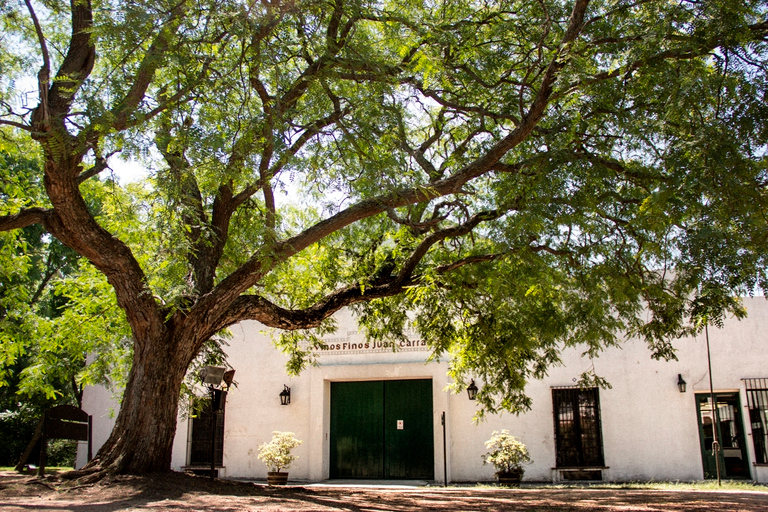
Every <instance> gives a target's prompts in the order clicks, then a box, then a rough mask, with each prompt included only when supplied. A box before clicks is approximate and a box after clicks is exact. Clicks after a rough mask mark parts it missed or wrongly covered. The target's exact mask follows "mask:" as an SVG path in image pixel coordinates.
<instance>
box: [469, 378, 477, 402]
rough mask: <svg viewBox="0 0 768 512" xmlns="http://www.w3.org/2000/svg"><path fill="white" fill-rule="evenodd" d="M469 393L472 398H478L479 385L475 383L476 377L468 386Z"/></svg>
mask: <svg viewBox="0 0 768 512" xmlns="http://www.w3.org/2000/svg"><path fill="white" fill-rule="evenodd" d="M467 395H469V399H470V400H474V399H475V398H477V386H476V385H475V379H472V381H470V383H469V386H467Z"/></svg>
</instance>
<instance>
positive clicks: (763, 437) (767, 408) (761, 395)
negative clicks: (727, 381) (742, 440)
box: [742, 379, 768, 464]
mask: <svg viewBox="0 0 768 512" xmlns="http://www.w3.org/2000/svg"><path fill="white" fill-rule="evenodd" d="M742 380H743V381H744V385H745V387H746V389H747V409H749V424H750V426H751V427H752V443H754V447H755V462H756V463H757V464H768V379H742Z"/></svg>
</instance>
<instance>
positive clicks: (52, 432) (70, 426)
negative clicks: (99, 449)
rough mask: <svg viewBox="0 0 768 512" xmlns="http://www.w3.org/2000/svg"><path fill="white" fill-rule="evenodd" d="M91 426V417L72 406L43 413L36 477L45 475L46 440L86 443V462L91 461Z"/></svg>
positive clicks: (59, 407)
mask: <svg viewBox="0 0 768 512" xmlns="http://www.w3.org/2000/svg"><path fill="white" fill-rule="evenodd" d="M92 426H93V420H92V417H91V416H89V415H88V413H87V412H85V411H83V410H82V409H78V408H77V407H75V406H72V405H59V406H57V407H54V408H53V409H48V410H47V411H45V415H44V416H43V432H42V439H41V441H40V466H38V468H37V475H38V476H43V475H44V474H45V463H46V458H47V455H48V454H47V451H48V439H71V440H73V441H88V460H91V457H92V449H93V448H92V446H93V444H92V435H91V432H92V430H93V429H92Z"/></svg>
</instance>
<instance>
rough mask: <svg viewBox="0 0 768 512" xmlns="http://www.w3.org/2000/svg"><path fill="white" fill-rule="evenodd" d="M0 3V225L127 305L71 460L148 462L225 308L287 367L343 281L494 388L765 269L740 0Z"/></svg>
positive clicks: (302, 357)
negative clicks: (93, 434) (127, 348)
mask: <svg viewBox="0 0 768 512" xmlns="http://www.w3.org/2000/svg"><path fill="white" fill-rule="evenodd" d="M0 5H2V23H3V29H4V30H3V36H2V38H3V41H2V42H3V44H2V45H1V46H0V77H2V78H0V87H2V92H1V93H0V94H2V96H1V97H0V101H1V102H2V103H1V105H2V112H0V126H2V128H3V132H2V135H3V144H4V146H3V147H4V148H5V149H4V151H6V152H7V153H8V154H10V155H13V154H14V153H15V154H16V155H19V154H24V155H25V158H28V159H32V160H34V161H35V162H38V165H37V166H36V167H35V168H32V169H30V171H29V172H30V173H31V174H32V176H33V177H34V179H31V180H28V182H29V184H30V185H29V188H21V187H16V186H14V185H13V180H12V179H8V180H5V181H4V182H3V187H4V188H3V190H2V191H0V192H1V193H2V197H3V199H4V202H3V205H2V212H0V230H3V231H7V232H8V234H7V235H5V236H14V235H12V234H13V233H17V232H18V230H20V229H29V228H31V227H35V228H36V229H41V230H43V231H44V232H45V233H47V236H50V237H53V238H55V239H56V240H58V241H59V242H60V243H61V244H63V245H64V246H66V247H68V248H69V249H71V250H72V251H74V252H75V253H76V254H77V255H78V256H79V257H80V258H82V260H83V262H87V263H83V265H82V267H81V272H82V274H81V275H82V276H90V278H91V281H90V282H91V283H92V286H93V287H94V288H93V291H97V290H96V288H98V287H99V286H102V285H103V283H104V282H106V283H108V285H109V286H110V287H111V289H112V291H113V293H114V294H113V295H112V294H110V295H109V300H113V301H116V304H117V306H118V307H119V308H120V311H121V312H122V315H124V316H122V317H120V318H119V322H123V324H122V325H124V326H127V327H128V328H129V330H130V340H131V342H130V343H131V348H132V351H133V352H132V356H131V357H132V363H131V371H130V373H129V375H128V378H127V381H126V391H125V396H124V398H123V403H122V406H121V411H120V415H119V416H118V421H117V426H116V427H115V431H114V432H113V434H112V437H111V438H110V440H109V441H108V442H107V444H106V445H105V446H104V448H103V449H102V450H101V452H100V453H99V456H98V457H97V459H96V461H94V462H93V463H92V466H93V467H94V468H101V469H103V470H107V471H133V472H140V471H147V470H158V469H167V468H168V466H169V464H170V444H171V441H172V438H173V430H174V428H175V418H176V411H177V408H178V392H179V388H180V386H181V382H182V379H183V377H184V374H185V372H186V371H187V369H188V368H189V366H190V364H191V362H192V361H193V360H194V359H195V357H197V356H198V354H199V353H200V351H201V349H202V348H203V347H204V345H205V344H206V343H211V341H210V340H214V339H216V336H217V335H218V334H219V333H221V332H222V331H223V330H225V329H226V328H227V327H229V326H231V325H233V324H235V323H237V322H239V321H242V320H247V319H252V320H258V321H260V322H262V323H263V324H265V325H267V326H270V327H274V328H278V329H281V330H284V331H285V332H286V334H285V335H284V336H283V337H282V339H281V343H282V345H283V347H284V348H285V350H286V351H288V352H289V353H290V354H291V355H292V356H293V357H292V359H291V368H292V369H293V370H299V369H300V368H301V367H302V366H303V365H304V364H306V363H307V361H308V360H310V359H311V355H312V350H313V349H314V348H316V347H317V345H318V344H320V343H322V340H321V335H322V334H323V333H325V332H328V331H329V330H332V329H333V324H332V319H331V315H332V314H333V313H335V312H336V311H338V310H339V309H340V308H343V307H351V308H353V309H354V310H355V312H356V313H357V314H358V316H359V319H360V323H361V325H362V326H364V327H365V329H366V331H367V333H368V335H369V336H371V337H372V338H377V339H384V338H398V337H402V336H404V331H405V329H408V328H414V329H415V330H416V331H417V333H418V335H419V336H420V337H421V338H422V339H424V340H425V341H426V342H427V343H428V344H429V346H430V347H431V348H432V349H433V350H434V353H435V355H436V356H438V357H439V356H442V355H450V357H451V360H452V364H451V373H452V376H453V377H454V378H455V380H456V382H457V388H459V387H461V386H462V385H463V384H462V383H463V382H466V381H467V379H469V378H470V377H473V378H479V379H481V380H482V381H483V383H484V385H483V386H482V390H481V392H480V394H479V397H478V398H479V400H481V402H482V403H483V405H484V406H485V407H486V408H487V410H491V411H493V410H497V409H498V408H506V409H509V410H513V411H519V410H524V409H525V408H526V407H527V406H528V405H529V402H528V399H527V397H526V396H525V393H524V387H525V383H526V382H527V380H529V379H530V378H534V377H541V376H543V375H544V374H545V373H546V371H547V368H549V367H550V366H551V365H553V364H557V363H558V361H559V353H560V350H561V349H562V348H563V347H565V346H583V347H584V350H585V352H586V353H588V354H590V355H596V354H597V353H599V351H600V350H601V349H602V348H604V347H606V346H610V345H613V344H616V343H619V342H620V341H621V340H622V339H623V338H624V336H627V335H635V336H641V337H643V338H644V339H646V340H647V341H648V344H649V347H650V349H651V353H652V354H654V355H655V356H657V357H665V358H670V357H674V348H673V344H672V341H673V340H674V338H675V337H678V336H680V335H683V334H685V333H687V332H690V331H691V330H695V329H697V328H700V326H701V322H704V321H711V322H717V321H718V319H720V318H722V315H724V314H725V313H726V312H727V311H732V312H736V313H740V310H739V307H738V302H737V301H736V300H735V299H734V297H735V296H737V295H741V294H748V293H758V292H761V291H762V290H764V289H765V288H766V285H767V284H768V280H767V279H766V278H767V277H768V275H767V274H766V255H768V250H767V249H768V226H766V206H767V205H768V195H767V193H766V192H767V191H766V186H767V185H768V172H767V171H768V169H767V168H766V141H767V140H768V137H767V135H768V125H767V124H766V121H767V120H768V115H766V114H767V113H768V112H767V110H766V109H768V107H766V99H768V98H766V85H767V84H766V42H767V41H768V39H767V38H768V8H767V6H766V3H765V2H764V1H758V0H744V1H738V2H734V1H733V0H711V1H707V2H699V1H695V0H690V1H688V0H683V1H675V2H671V1H669V0H572V1H563V0H540V1H537V2H533V1H523V0H470V1H467V0H443V1H439V2H431V1H430V2H410V1H408V0H402V1H401V0H393V1H389V0H388V1H384V2H367V1H365V0H307V1H303V0H293V1H280V0H275V1H269V0H263V1H261V2H256V1H253V0H217V1H216V2H212V1H208V0H173V1H165V0H132V1H127V2H125V1H122V2H114V1H109V0H71V2H70V3H69V4H68V5H67V4H65V3H62V2H55V1H50V0H37V1H32V0H25V1H24V2H23V3H21V2H18V1H15V0H14V1H11V0H3V1H2V2H1V3H0ZM32 70H34V71H36V72H37V74H36V76H33V71H32ZM28 84H34V85H32V86H31V87H27V85H28ZM30 89H34V92H31V93H30V92H29V90H30ZM30 148H34V149H30ZM13 157H14V158H16V157H17V156H13ZM119 157H122V158H130V159H133V160H137V161H141V162H143V164H144V165H145V166H146V167H147V169H149V170H150V172H149V174H148V177H147V179H146V180H145V182H144V183H141V184H131V185H129V186H125V185H124V184H121V183H119V182H118V181H116V180H115V179H114V177H113V176H112V175H111V173H110V162H114V159H116V158H119ZM4 165H6V164H4ZM6 169H10V167H7V165H6V167H5V168H4V171H3V172H4V173H5V174H7V175H9V176H12V175H14V173H15V172H16V171H8V170H6ZM3 257H4V258H6V255H5V254H3ZM7 257H10V256H7ZM79 275H80V274H79ZM99 279H102V281H101V283H102V284H99ZM103 280H106V281H103ZM86 282H88V281H87V280H86ZM4 286H5V285H4ZM79 289H80V290H81V293H83V291H84V290H88V288H87V287H82V288H79ZM3 293H4V294H6V295H7V294H8V293H10V291H9V290H8V289H4V290H3ZM103 300H107V299H103ZM86 302H87V301H86ZM90 314H93V312H91V313H90ZM119 322H118V323H119ZM114 329H119V326H118V325H115V326H114ZM119 340H123V341H124V340H125V338H121V337H115V338H114V342H115V343H117V342H118V341H119ZM4 343H6V344H7V343H9V342H8V341H4ZM584 378H585V379H586V380H589V379H593V380H594V379H599V376H594V375H585V376H584ZM138 404H144V405H145V407H147V408H150V409H154V410H155V411H161V413H157V415H156V417H153V418H149V417H148V415H147V414H146V413H145V412H144V411H143V410H142V408H141V407H139V405H138ZM149 431H152V432H153V436H147V435H143V434H142V433H146V432H149ZM149 437H152V438H153V439H151V440H148V439H145V438H149Z"/></svg>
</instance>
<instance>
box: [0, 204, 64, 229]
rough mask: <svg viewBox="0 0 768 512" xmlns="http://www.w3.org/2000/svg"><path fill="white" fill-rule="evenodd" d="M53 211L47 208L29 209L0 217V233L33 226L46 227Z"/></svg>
mask: <svg viewBox="0 0 768 512" xmlns="http://www.w3.org/2000/svg"><path fill="white" fill-rule="evenodd" d="M52 213H53V210H48V209H46V208H29V209H27V210H22V211H20V212H19V213H14V214H13V215H0V231H11V230H13V229H21V228H25V227H27V226H31V225H32V224H40V225H45V222H46V220H47V219H48V217H49V216H50V215H51V214H52Z"/></svg>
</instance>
